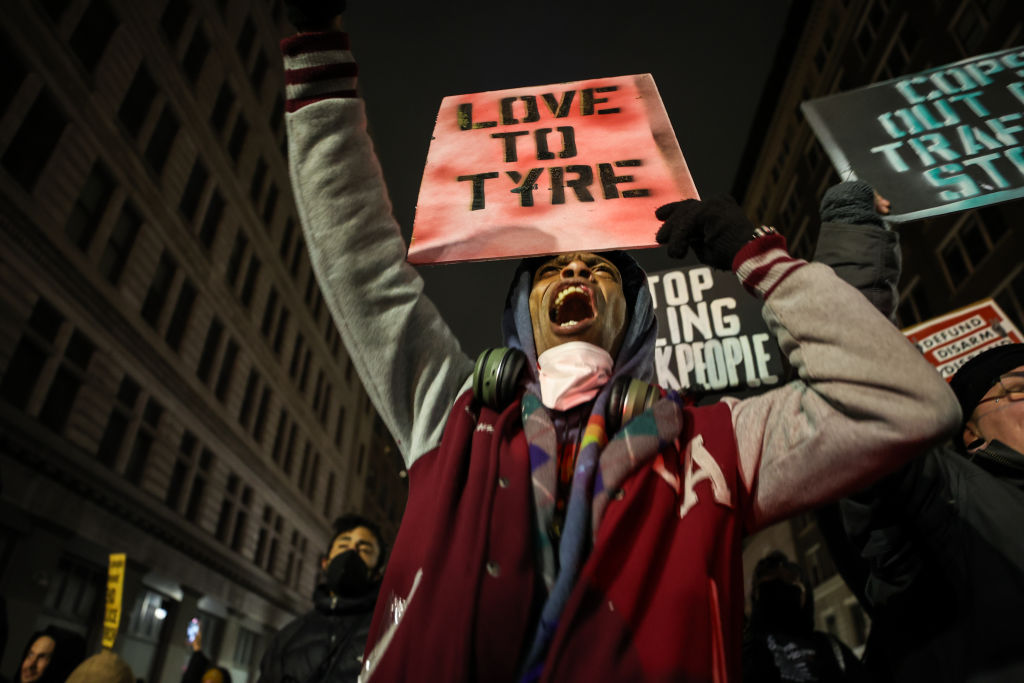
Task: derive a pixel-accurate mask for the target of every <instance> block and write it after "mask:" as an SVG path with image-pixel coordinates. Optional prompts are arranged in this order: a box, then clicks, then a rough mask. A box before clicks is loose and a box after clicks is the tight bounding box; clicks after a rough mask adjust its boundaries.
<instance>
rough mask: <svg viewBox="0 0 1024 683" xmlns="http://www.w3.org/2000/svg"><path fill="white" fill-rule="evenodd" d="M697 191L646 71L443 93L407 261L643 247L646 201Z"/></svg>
mask: <svg viewBox="0 0 1024 683" xmlns="http://www.w3.org/2000/svg"><path fill="white" fill-rule="evenodd" d="M696 197H697V190H696V188H695V187H694V185H693V180H692V179H691V177H690V173H689V171H688V170H687V168H686V162H685V161H684V160H683V155H682V152H680V150H679V144H678V143H677V142H676V137H675V133H674V132H673V131H672V124H671V123H670V122H669V119H668V115H667V114H666V113H665V107H664V105H663V104H662V102H661V97H660V96H659V95H658V90H657V87H656V86H655V84H654V79H653V78H652V77H651V75H650V74H641V75H634V76H618V77H614V78H598V79H592V80H587V81H577V82H573V83H562V84H557V85H548V86H538V87H532V88H515V89H511V90H496V91H491V92H483V93H476V94H471V95H455V96H450V97H446V98H444V100H443V101H442V102H441V108H440V110H439V112H438V114H437V123H436V125H435V127H434V135H433V139H432V140H431V143H430V150H429V152H428V154H427V165H426V168H425V169H424V171H423V180H422V183H421V185H420V194H419V199H418V201H417V204H416V219H415V222H414V224H413V233H412V242H411V244H410V245H409V255H408V259H409V261H410V262H412V263H452V262H456V261H476V260H485V259H500V258H513V257H522V256H536V255H539V254H551V253H558V252H564V251H570V250H586V251H601V250H607V249H635V248H644V247H653V246H655V241H654V234H655V232H656V231H657V227H658V222H657V221H656V220H655V218H654V210H655V209H656V208H657V207H659V206H661V205H662V204H667V203H668V202H673V201H676V200H679V199H686V198H696Z"/></svg>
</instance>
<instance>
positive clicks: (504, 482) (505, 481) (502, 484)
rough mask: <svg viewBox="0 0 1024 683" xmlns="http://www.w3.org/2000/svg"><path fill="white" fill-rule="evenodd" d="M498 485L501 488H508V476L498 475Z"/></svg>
mask: <svg viewBox="0 0 1024 683" xmlns="http://www.w3.org/2000/svg"><path fill="white" fill-rule="evenodd" d="M498 486H500V487H501V488H503V489H507V488H508V477H498Z"/></svg>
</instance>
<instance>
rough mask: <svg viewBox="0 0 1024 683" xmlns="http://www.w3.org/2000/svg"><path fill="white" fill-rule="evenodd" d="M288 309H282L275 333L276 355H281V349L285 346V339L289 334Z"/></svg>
mask: <svg viewBox="0 0 1024 683" xmlns="http://www.w3.org/2000/svg"><path fill="white" fill-rule="evenodd" d="M289 315H290V314H289V313H288V309H287V308H284V307H282V308H281V315H280V317H278V319H277V331H276V332H274V344H273V346H274V353H276V354H278V355H280V353H281V347H282V346H283V345H284V337H285V334H286V333H287V332H288V317H289Z"/></svg>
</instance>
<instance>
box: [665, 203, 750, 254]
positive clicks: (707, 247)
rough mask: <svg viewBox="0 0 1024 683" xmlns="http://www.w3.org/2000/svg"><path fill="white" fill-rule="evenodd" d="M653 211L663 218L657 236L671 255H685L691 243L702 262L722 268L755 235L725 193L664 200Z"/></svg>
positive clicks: (738, 208)
mask: <svg viewBox="0 0 1024 683" xmlns="http://www.w3.org/2000/svg"><path fill="white" fill-rule="evenodd" d="M654 215H655V216H657V218H658V220H660V221H664V224H663V225H662V226H661V228H659V229H658V235H657V237H656V239H657V240H658V243H659V244H665V245H667V246H668V255H669V256H671V257H673V258H684V257H685V256H686V252H687V251H689V249H690V248H691V247H692V248H693V253H694V254H696V255H697V258H699V259H700V261H701V263H705V264H707V265H709V266H712V267H714V268H718V269H719V270H731V269H732V261H733V259H734V258H735V257H736V253H737V252H738V251H739V250H740V249H742V248H743V245H744V244H746V243H747V242H749V241H750V240H751V239H752V238H753V236H754V226H753V224H752V223H751V222H750V220H749V219H748V218H747V217H746V216H745V215H744V214H743V210H742V209H741V208H740V207H739V205H737V204H736V200H735V199H733V198H732V197H729V196H726V195H720V196H717V197H711V198H709V199H706V200H704V201H699V200H696V199H687V200H685V201H681V202H673V203H671V204H665V205H664V206H661V207H658V210H657V211H655V212H654Z"/></svg>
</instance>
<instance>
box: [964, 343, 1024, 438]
mask: <svg viewBox="0 0 1024 683" xmlns="http://www.w3.org/2000/svg"><path fill="white" fill-rule="evenodd" d="M1021 365H1024V344H1006V345H1004V346H997V347H995V348H992V349H988V350H987V351H984V352H982V353H980V354H978V355H977V356H975V357H974V358H972V359H970V360H969V361H967V362H966V363H964V364H963V366H961V368H960V369H959V370H957V371H956V374H955V375H953V379H952V380H950V382H949V386H950V388H952V389H953V393H954V394H956V398H957V400H958V401H959V402H960V409H961V410H962V411H963V413H964V417H963V422H964V424H966V423H967V420H969V419H970V417H971V414H972V413H974V409H975V408H977V407H978V401H980V400H981V398H982V397H983V396H984V395H985V393H986V392H987V391H988V390H989V389H991V388H992V387H993V386H995V384H996V382H998V381H999V377H1000V376H1001V375H1003V374H1005V373H1007V372H1009V371H1010V370H1013V369H1014V368H1016V367H1020V366H1021Z"/></svg>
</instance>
